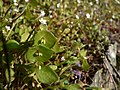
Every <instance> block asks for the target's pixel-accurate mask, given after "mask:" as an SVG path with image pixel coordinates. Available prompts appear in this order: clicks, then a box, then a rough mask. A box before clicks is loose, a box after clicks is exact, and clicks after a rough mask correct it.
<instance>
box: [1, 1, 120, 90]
mask: <svg viewBox="0 0 120 90" xmlns="http://www.w3.org/2000/svg"><path fill="white" fill-rule="evenodd" d="M116 1H118V0H54V1H53V0H29V1H28V2H27V0H25V1H24V0H17V1H16V2H14V0H13V1H10V0H0V60H1V61H0V62H1V63H0V89H13V90H14V89H15V90H24V89H30V90H39V89H40V90H64V89H65V90H80V89H85V88H86V86H88V87H87V88H86V89H91V90H92V89H98V90H101V89H102V88H106V87H104V85H103V87H100V88H99V87H91V86H90V85H91V84H92V79H93V76H94V75H95V73H96V72H97V71H99V70H101V68H103V69H104V66H103V57H104V51H105V50H106V47H108V45H109V43H110V42H109V38H108V36H109V34H110V33H111V32H110V31H111V28H114V27H115V28H119V24H120V20H119V18H120V15H119V13H120V11H119V9H120V5H119V3H118V2H119V1H118V2H116ZM113 32H114V31H113ZM103 81H104V80H103ZM101 86H102V85H101Z"/></svg>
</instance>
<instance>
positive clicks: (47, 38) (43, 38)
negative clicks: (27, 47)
mask: <svg viewBox="0 0 120 90" xmlns="http://www.w3.org/2000/svg"><path fill="white" fill-rule="evenodd" d="M34 40H35V41H34V45H39V44H43V45H45V46H46V47H48V48H52V47H53V46H54V44H55V42H56V38H55V36H54V35H53V34H52V33H50V32H48V31H46V30H44V31H40V32H38V33H37V34H36V35H35V37H34ZM39 42H40V43H39Z"/></svg>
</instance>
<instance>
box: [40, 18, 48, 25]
mask: <svg viewBox="0 0 120 90" xmlns="http://www.w3.org/2000/svg"><path fill="white" fill-rule="evenodd" d="M39 21H40V22H41V23H42V24H47V20H45V19H43V18H41V19H39Z"/></svg>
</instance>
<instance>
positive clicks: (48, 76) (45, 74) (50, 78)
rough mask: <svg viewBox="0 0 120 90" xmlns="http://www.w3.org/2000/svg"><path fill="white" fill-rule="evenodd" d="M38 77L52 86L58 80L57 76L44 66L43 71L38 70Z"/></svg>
mask: <svg viewBox="0 0 120 90" xmlns="http://www.w3.org/2000/svg"><path fill="white" fill-rule="evenodd" d="M36 76H37V78H38V80H39V81H41V82H42V83H46V84H51V83H53V82H55V81H57V80H58V76H57V74H56V73H55V72H54V71H53V70H52V69H51V68H50V67H49V66H42V67H41V69H36Z"/></svg>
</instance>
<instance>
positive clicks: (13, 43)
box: [6, 40, 20, 50]
mask: <svg viewBox="0 0 120 90" xmlns="http://www.w3.org/2000/svg"><path fill="white" fill-rule="evenodd" d="M6 46H7V49H8V50H13V49H18V48H19V47H20V45H19V43H18V42H17V41H15V40H9V41H8V42H7V43H6Z"/></svg>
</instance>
